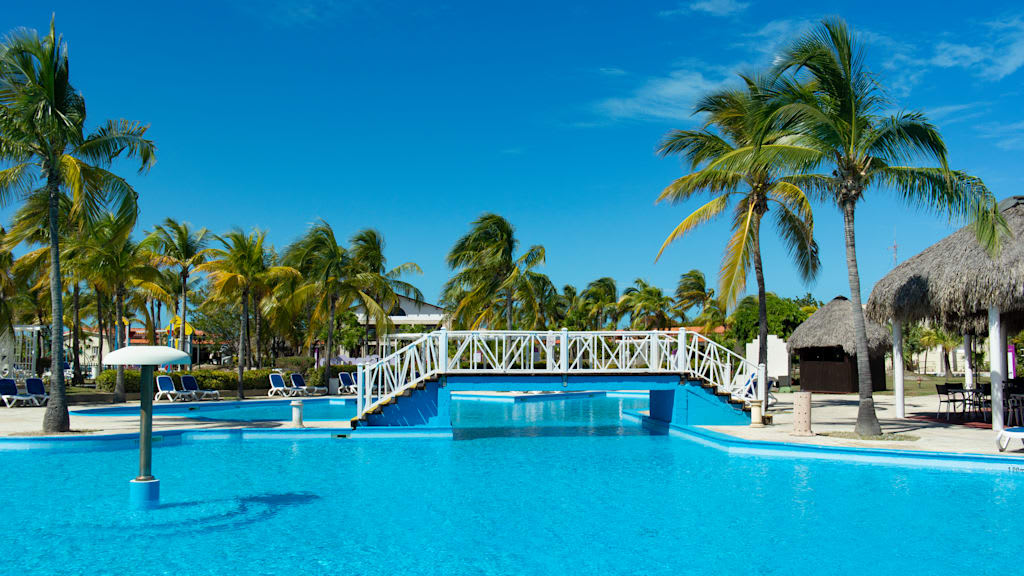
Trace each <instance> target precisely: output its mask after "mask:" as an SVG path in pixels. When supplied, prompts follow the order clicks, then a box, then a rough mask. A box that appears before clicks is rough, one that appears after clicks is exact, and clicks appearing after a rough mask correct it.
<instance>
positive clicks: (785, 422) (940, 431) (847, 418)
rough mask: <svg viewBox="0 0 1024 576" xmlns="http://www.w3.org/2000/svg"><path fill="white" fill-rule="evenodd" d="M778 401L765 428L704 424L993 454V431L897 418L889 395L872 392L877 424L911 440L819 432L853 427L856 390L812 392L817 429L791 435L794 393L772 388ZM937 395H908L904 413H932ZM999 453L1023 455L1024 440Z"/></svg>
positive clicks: (780, 438) (744, 432)
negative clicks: (916, 438)
mask: <svg viewBox="0 0 1024 576" xmlns="http://www.w3.org/2000/svg"><path fill="white" fill-rule="evenodd" d="M776 397H777V398H778V400H779V402H778V404H776V405H775V407H774V409H773V410H772V414H773V417H774V421H775V423H774V424H773V425H772V426H766V427H764V428H747V427H737V426H709V428H711V429H712V430H715V431H717V432H723V433H726V434H732V435H734V436H739V437H741V438H746V439H749V440H771V441H776V442H793V443H799V444H820V445H826V446H852V447H872V448H891V449H900V450H927V451H935V452H970V453H975V454H998V453H999V450H998V448H996V433H995V432H993V431H992V430H988V429H979V428H975V427H968V426H963V425H959V424H947V423H946V422H929V421H926V420H911V419H897V418H896V404H895V399H894V398H893V397H892V396H888V395H887V396H875V410H876V413H877V414H878V419H879V421H880V422H881V424H882V432H885V433H890V434H907V435H910V436H916V437H918V440H914V441H908V442H904V441H892V440H882V441H870V440H854V439H846V438H834V437H830V436H823V435H821V434H823V433H826V432H853V427H854V424H855V423H856V420H857V395H856V394H816V395H814V396H813V397H812V399H811V405H812V408H811V429H812V430H813V431H814V432H815V433H816V434H818V435H816V436H810V437H799V436H791V435H790V432H791V431H792V430H793V410H792V409H793V394H776ZM938 402H939V401H938V397H937V396H935V395H932V396H913V397H907V398H906V402H905V404H904V405H905V406H906V413H907V415H908V416H914V415H920V416H928V417H934V415H935V407H936V406H937V405H938ZM1004 454H1015V455H1019V456H1024V446H1022V443H1021V442H1020V441H1017V440H1014V441H1013V442H1012V443H1011V445H1010V448H1009V449H1008V450H1007V451H1006V452H1005V453H1004Z"/></svg>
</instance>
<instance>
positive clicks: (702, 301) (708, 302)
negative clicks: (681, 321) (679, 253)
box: [675, 269, 716, 317]
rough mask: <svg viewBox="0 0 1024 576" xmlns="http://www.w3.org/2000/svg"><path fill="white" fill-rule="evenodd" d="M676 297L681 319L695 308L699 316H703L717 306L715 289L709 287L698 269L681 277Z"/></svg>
mask: <svg viewBox="0 0 1024 576" xmlns="http://www.w3.org/2000/svg"><path fill="white" fill-rule="evenodd" d="M675 297H676V310H677V311H678V314H679V315H680V317H685V315H686V312H687V311H689V310H692V309H693V308H697V309H698V314H699V315H702V314H704V312H705V311H707V310H709V309H710V308H713V307H714V305H715V304H716V298H715V289H714V288H710V287H708V285H707V279H706V278H705V276H704V273H703V272H701V271H700V270H697V269H693V270H690V271H689V272H685V273H683V274H681V275H680V276H679V283H678V284H676V293H675Z"/></svg>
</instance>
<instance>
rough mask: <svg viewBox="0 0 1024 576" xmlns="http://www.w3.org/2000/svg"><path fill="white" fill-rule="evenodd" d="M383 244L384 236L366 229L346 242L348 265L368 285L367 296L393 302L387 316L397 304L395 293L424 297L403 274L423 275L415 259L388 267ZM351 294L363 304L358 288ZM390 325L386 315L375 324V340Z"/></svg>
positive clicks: (382, 301) (381, 301)
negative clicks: (384, 318) (384, 319)
mask: <svg viewBox="0 0 1024 576" xmlns="http://www.w3.org/2000/svg"><path fill="white" fill-rule="evenodd" d="M384 246H385V242H384V236H383V235H382V234H381V233H380V232H379V231H377V230H374V229H372V228H367V229H365V230H360V231H359V232H356V233H355V235H353V236H352V239H351V240H350V241H349V255H350V256H351V259H350V262H349V264H350V268H351V275H352V276H353V278H354V279H355V280H356V283H357V284H359V285H361V286H367V287H368V289H367V293H366V296H367V297H369V299H371V300H373V301H375V302H377V303H380V304H382V305H383V304H385V303H387V302H391V301H393V302H394V305H393V306H392V307H391V308H389V309H388V310H387V312H388V315H390V314H391V312H393V311H394V307H396V306H397V305H398V299H397V298H396V297H395V295H397V294H401V295H402V296H405V297H407V298H412V299H413V300H415V301H417V302H419V301H422V300H423V293H422V292H420V290H419V289H418V288H416V287H415V286H413V285H412V284H411V283H409V282H407V281H405V280H402V277H403V276H405V275H408V274H422V273H423V270H421V269H420V267H419V265H418V264H416V263H415V262H404V263H402V264H399V265H398V266H395V267H392V268H389V267H388V261H387V257H385V255H384ZM377 286H379V287H380V289H379V290H378V289H376V288H374V287H377ZM353 296H354V297H355V299H356V300H357V301H359V302H360V303H362V300H363V297H362V296H361V295H360V294H359V293H358V291H357V292H355V293H353ZM382 307H383V306H382ZM392 328H393V326H392V325H391V319H390V316H387V317H386V321H385V322H384V324H383V325H381V324H376V334H377V336H376V337H377V341H378V342H380V338H381V336H382V335H385V334H387V333H388V332H390V331H391V329H392Z"/></svg>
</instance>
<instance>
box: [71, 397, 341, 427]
mask: <svg viewBox="0 0 1024 576" xmlns="http://www.w3.org/2000/svg"><path fill="white" fill-rule="evenodd" d="M291 401H292V399H291V398H289V399H288V400H258V401H256V400H250V401H245V402H176V403H166V404H159V403H158V404H154V405H153V415H154V416H177V417H184V418H201V419H207V420H247V421H251V422H256V421H268V420H289V421H290V420H291V419H292V407H291ZM302 404H303V406H302V417H303V419H304V420H348V419H349V418H352V417H353V416H355V415H356V401H355V399H341V398H303V399H302ZM72 413H73V414H76V415H79V416H126V417H134V418H138V416H139V409H138V407H128V406H111V407H110V408H86V409H82V410H74V411H72Z"/></svg>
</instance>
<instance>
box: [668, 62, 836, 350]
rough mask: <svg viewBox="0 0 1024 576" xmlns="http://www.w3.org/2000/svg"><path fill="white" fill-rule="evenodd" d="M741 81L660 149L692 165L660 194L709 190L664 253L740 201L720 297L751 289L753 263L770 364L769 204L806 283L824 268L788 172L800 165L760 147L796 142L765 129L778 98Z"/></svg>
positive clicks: (759, 84)
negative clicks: (765, 233) (694, 126)
mask: <svg viewBox="0 0 1024 576" xmlns="http://www.w3.org/2000/svg"><path fill="white" fill-rule="evenodd" d="M743 80H744V82H745V84H746V85H745V87H744V88H743V89H728V90H722V91H719V92H715V93H712V94H709V95H707V96H705V97H704V98H702V99H701V100H700V101H699V102H698V103H697V105H696V107H695V112H697V113H703V114H706V115H707V120H706V122H705V124H704V126H703V128H701V129H699V130H674V131H672V132H670V133H669V134H667V135H666V136H665V138H664V139H663V140H662V142H661V145H660V146H659V148H658V153H659V154H661V155H662V156H668V155H681V156H683V157H684V158H685V159H686V161H687V163H688V164H689V168H690V170H691V173H690V174H687V175H686V176H683V177H682V178H679V179H677V180H676V181H674V182H673V183H672V184H670V185H669V186H668V187H666V188H665V189H664V190H663V191H662V193H661V196H660V197H659V198H658V200H659V201H665V200H667V201H670V202H672V203H679V202H683V201H686V200H689V199H690V198H692V197H693V196H695V195H697V194H708V195H710V196H711V200H710V201H709V202H707V203H706V204H704V205H703V206H701V207H699V208H697V209H696V210H694V211H693V213H691V214H690V215H689V216H688V217H686V219H685V220H683V221H682V222H680V223H679V225H678V226H676V228H675V230H673V231H672V233H671V234H670V235H669V237H668V238H667V239H666V240H665V242H664V244H662V246H661V250H660V251H659V252H658V257H659V258H660V257H661V255H662V253H663V252H664V251H665V248H667V247H668V245H669V244H671V243H672V242H674V241H676V240H678V239H680V238H682V237H683V236H685V235H686V234H688V233H689V232H690V231H692V230H693V229H695V228H696V227H698V226H700V225H701V224H704V223H706V222H708V221H710V220H712V219H715V218H716V217H718V216H720V215H721V214H722V213H723V212H725V211H726V210H727V209H728V208H729V206H730V204H733V203H734V204H735V206H734V208H733V210H732V236H731V238H730V239H729V243H728V244H727V245H726V249H725V253H724V255H723V257H722V265H721V269H720V270H719V288H720V289H719V296H720V298H721V299H722V306H723V307H724V308H728V307H730V306H732V305H734V304H735V303H736V300H737V299H738V297H739V295H740V294H742V292H743V290H744V289H745V288H746V283H747V276H748V273H749V269H750V266H751V264H753V268H754V277H755V279H756V281H757V297H758V320H759V330H758V363H759V364H767V363H768V309H767V304H766V300H765V282H764V270H763V264H762V262H761V224H762V220H763V219H764V217H765V215H766V214H767V213H768V212H769V210H773V211H774V214H775V218H774V219H775V226H776V228H777V229H778V233H779V236H780V237H781V238H782V240H783V241H784V242H785V244H786V246H787V248H788V249H789V254H790V256H791V257H792V259H793V260H794V261H795V263H796V265H797V269H798V270H799V272H800V275H801V277H802V278H803V280H804V281H805V282H810V281H811V280H812V279H813V278H814V276H815V274H816V273H817V271H818V265H819V262H818V246H817V244H816V243H815V241H814V222H813V217H812V215H811V205H810V202H809V201H808V199H807V196H806V195H805V194H804V191H803V190H802V189H801V188H800V187H799V186H798V185H797V184H795V183H794V180H793V179H792V178H790V176H791V175H792V174H793V173H794V172H795V171H796V170H797V169H798V168H799V167H800V166H801V164H798V163H791V162H786V161H784V160H785V158H784V157H782V156H781V155H778V154H775V155H773V154H764V153H761V150H762V146H765V145H773V146H774V147H775V148H784V149H788V148H792V147H793V146H792V144H793V141H794V136H793V134H792V132H791V131H789V130H788V126H785V125H784V124H783V125H780V126H779V127H774V128H772V129H766V125H767V122H768V121H769V119H770V118H771V114H772V112H773V111H774V108H775V104H774V103H773V102H772V101H771V100H770V99H768V98H767V90H766V88H765V86H764V84H765V81H763V80H755V79H751V78H747V77H743ZM737 156H741V157H743V158H745V159H746V162H745V163H743V164H742V165H734V163H732V162H731V160H732V159H733V158H735V157H737ZM693 280H696V278H693ZM694 296H695V297H696V296H697V295H696V294H694Z"/></svg>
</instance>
